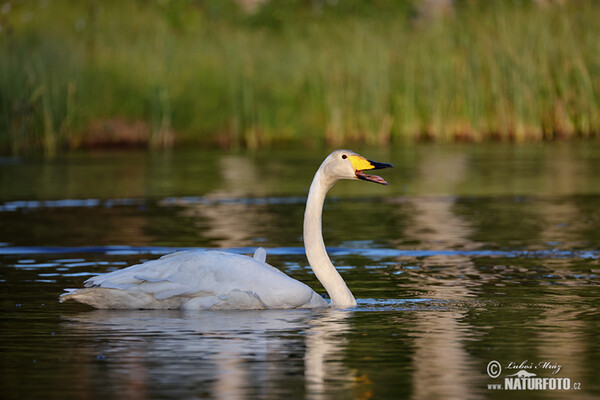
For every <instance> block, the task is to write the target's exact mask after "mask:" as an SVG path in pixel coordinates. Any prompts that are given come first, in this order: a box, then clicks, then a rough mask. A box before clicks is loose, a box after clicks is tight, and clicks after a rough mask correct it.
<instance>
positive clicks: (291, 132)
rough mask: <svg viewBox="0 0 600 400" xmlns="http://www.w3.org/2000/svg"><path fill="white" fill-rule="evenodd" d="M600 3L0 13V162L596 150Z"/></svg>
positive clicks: (17, 9) (34, 7) (127, 6)
mask: <svg viewBox="0 0 600 400" xmlns="http://www.w3.org/2000/svg"><path fill="white" fill-rule="evenodd" d="M599 3H600V2H596V1H593V0H587V1H586V0H571V1H568V0H567V1H564V2H562V4H551V5H545V6H542V5H540V3H538V2H530V1H525V0H523V1H518V2H517V1H502V0H497V1H468V0H462V1H460V0H456V1H455V2H454V3H453V7H452V8H450V9H445V10H443V11H444V12H440V13H439V15H436V13H435V12H433V13H432V12H427V10H426V9H424V8H423V6H422V3H421V2H420V1H417V0H414V1H405V2H399V1H392V0H372V1H359V0H346V1H339V2H335V1H318V0H313V1H303V0H285V1H273V2H268V3H266V4H264V5H263V6H262V7H260V8H258V9H257V10H255V11H254V12H252V13H247V12H243V11H242V10H240V9H239V8H238V7H237V4H236V3H234V2H230V1H221V0H205V1H190V0H188V1H186V0H178V1H175V0H171V1H169V0H158V1H141V0H140V1H126V2H122V1H110V0H102V1H101V0H87V1H75V0H73V1H67V0H62V1H61V0H52V1H50V0H41V1H21V2H19V1H13V2H9V3H3V5H1V8H0V151H2V152H3V153H13V154H18V153H26V152H31V151H41V150H43V151H45V152H47V153H54V152H56V151H58V150H61V149H65V148H77V147H83V146H98V145H107V144H112V145H117V146H125V145H137V146H140V145H141V146H149V147H151V148H161V147H170V146H172V145H174V144H177V145H215V146H221V147H238V146H239V147H249V148H259V147H267V146H274V145H280V144H286V143H294V144H303V145H309V146H320V145H324V144H328V145H342V144H345V143H348V142H361V143H368V144H388V143H391V142H403V141H414V140H423V139H427V140H430V139H433V140H439V141H454V140H469V141H481V140H487V139H501V140H514V141H526V140H547V139H556V138H567V137H568V138H582V137H597V136H598V134H599V133H600V107H599V106H600V104H599V103H600V99H599V93H600V24H599V23H598V21H600V4H599ZM434 11H435V10H434Z"/></svg>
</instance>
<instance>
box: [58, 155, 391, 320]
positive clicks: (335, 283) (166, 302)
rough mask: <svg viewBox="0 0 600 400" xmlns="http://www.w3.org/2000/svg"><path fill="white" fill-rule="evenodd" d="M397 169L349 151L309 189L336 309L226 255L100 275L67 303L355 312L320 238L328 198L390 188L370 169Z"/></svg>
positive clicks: (314, 248) (307, 222) (313, 244)
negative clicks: (340, 190)
mask: <svg viewBox="0 0 600 400" xmlns="http://www.w3.org/2000/svg"><path fill="white" fill-rule="evenodd" d="M387 167H391V165H389V164H380V163H375V162H373V161H368V160H366V159H364V158H363V157H361V156H359V155H357V154H356V153H353V152H351V151H349V150H336V151H334V152H333V153H331V154H330V155H329V156H328V157H327V158H326V159H325V161H323V163H322V164H321V166H320V167H319V170H318V171H317V173H316V174H315V177H314V179H313V182H312V184H311V186H310V190H309V193H308V199H307V201H306V212H305V214H304V246H305V249H306V256H307V258H308V261H309V263H310V266H311V267H312V269H313V271H314V272H315V275H316V276H317V278H318V279H319V281H320V282H321V283H322V284H323V286H324V287H325V289H326V290H327V292H328V293H329V297H330V298H331V303H328V302H327V301H325V300H324V299H323V298H322V297H321V296H320V295H318V294H317V293H316V292H315V291H313V290H312V289H311V288H310V287H308V286H307V285H305V284H304V283H302V282H300V281H297V280H295V279H292V278H290V277H289V276H287V275H286V274H284V273H283V272H281V271H279V270H278V269H277V268H274V267H272V266H271V265H269V264H267V263H266V262H265V260H266V252H265V251H264V250H263V249H258V250H257V251H256V253H255V254H254V257H247V256H243V255H239V254H234V253H226V252H221V251H200V250H197V251H196V250H190V251H180V252H177V253H173V254H170V255H166V256H164V257H161V258H160V259H158V260H153V261H148V262H145V263H143V264H138V265H133V266H131V267H128V268H125V269H122V270H119V271H114V272H111V273H108V274H105V275H99V276H95V277H93V278H90V279H88V280H87V281H85V286H86V287H85V288H83V289H77V290H73V289H67V293H64V294H63V295H62V296H61V297H60V301H61V302H63V301H65V300H76V301H79V302H81V303H85V304H89V305H91V306H93V307H96V308H112V309H137V308H146V309H148V308H149V309H179V308H181V309H267V308H318V307H327V306H330V305H331V306H336V307H352V306H355V305H356V301H355V299H354V296H353V295H352V293H351V292H350V290H349V289H348V287H347V286H346V283H345V282H344V280H343V279H342V277H341V276H340V274H339V273H338V272H337V270H336V269H335V267H334V266H333V265H332V264H331V261H330V260H329V257H328V256H327V251H326V249H325V244H324V242H323V236H322V234H321V214H322V210H323V202H324V200H325V195H326V194H327V191H328V190H329V189H330V188H331V187H332V186H333V185H334V184H335V182H337V181H338V180H339V179H362V180H367V181H372V182H376V183H381V184H387V182H385V181H384V180H383V179H382V178H380V177H378V176H370V175H365V174H364V173H363V171H364V170H367V169H379V168H387Z"/></svg>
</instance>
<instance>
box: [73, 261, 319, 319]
mask: <svg viewBox="0 0 600 400" xmlns="http://www.w3.org/2000/svg"><path fill="white" fill-rule="evenodd" d="M264 257H265V253H264V250H263V252H257V255H256V256H255V258H251V257H247V256H244V255H239V254H234V253H226V252H220V251H195V250H192V251H181V252H177V253H173V254H169V255H166V256H164V257H161V258H160V259H158V260H154V261H148V262H145V263H143V264H138V265H134V266H131V267H129V268H125V269H122V270H119V271H114V272H111V273H108V274H105V275H99V276H95V277H93V278H90V279H88V280H87V281H86V282H85V288H84V289H79V290H76V291H72V292H70V293H66V294H64V295H63V296H61V301H65V300H69V299H73V300H77V301H79V302H82V303H86V304H89V305H91V306H93V307H96V308H117V309H118V308H128V309H131V308H151V309H177V308H184V309H264V308H303V307H307V308H313V307H323V306H327V302H325V300H323V299H322V298H321V297H320V296H319V295H317V294H316V293H315V292H314V291H313V290H312V289H311V288H309V287H308V286H307V285H305V284H303V283H302V282H299V281H297V280H295V279H292V278H290V277H289V276H287V275H286V274H284V273H283V272H281V271H279V270H278V269H276V268H274V267H272V266H270V265H269V264H267V263H265V262H264V261H263V260H264Z"/></svg>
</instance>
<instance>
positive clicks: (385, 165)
mask: <svg viewBox="0 0 600 400" xmlns="http://www.w3.org/2000/svg"><path fill="white" fill-rule="evenodd" d="M367 161H368V162H370V163H371V165H372V166H373V169H384V168H394V166H393V165H392V164H388V163H380V162H377V161H371V160H367Z"/></svg>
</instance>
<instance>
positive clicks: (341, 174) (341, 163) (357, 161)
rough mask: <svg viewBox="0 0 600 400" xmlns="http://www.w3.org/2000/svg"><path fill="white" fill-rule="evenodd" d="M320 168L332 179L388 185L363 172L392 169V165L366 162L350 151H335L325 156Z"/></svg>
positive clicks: (382, 180)
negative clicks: (358, 180) (356, 180)
mask: <svg viewBox="0 0 600 400" xmlns="http://www.w3.org/2000/svg"><path fill="white" fill-rule="evenodd" d="M321 168H322V169H323V171H324V172H325V173H326V174H328V175H329V176H331V177H332V178H334V179H360V180H363V181H368V182H375V183H379V184H381V185H387V184H388V183H387V182H386V181H385V179H383V178H382V177H380V176H377V175H367V174H365V171H368V170H373V169H383V168H392V164H386V163H380V162H375V161H371V160H367V159H366V158H364V157H363V156H361V155H359V154H356V153H355V152H353V151H351V150H336V151H334V152H333V153H331V154H330V155H329V156H327V158H326V159H325V161H323V164H322V165H321Z"/></svg>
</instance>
